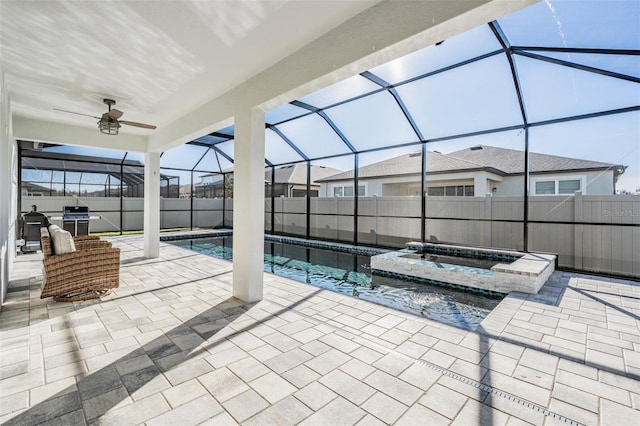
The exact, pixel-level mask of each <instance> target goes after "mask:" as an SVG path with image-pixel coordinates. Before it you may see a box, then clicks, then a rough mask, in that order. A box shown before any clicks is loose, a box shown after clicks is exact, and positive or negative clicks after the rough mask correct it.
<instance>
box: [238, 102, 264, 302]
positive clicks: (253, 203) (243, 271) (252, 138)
mask: <svg viewBox="0 0 640 426" xmlns="http://www.w3.org/2000/svg"><path fill="white" fill-rule="evenodd" d="M233 166H234V170H233V296H234V297H237V298H238V299H240V300H243V301H245V302H257V301H259V300H262V292H263V280H264V273H263V269H262V268H263V267H262V265H263V262H264V170H265V163H264V111H262V110H261V109H251V110H247V111H242V112H241V113H238V114H236V116H235V144H234V165H233Z"/></svg>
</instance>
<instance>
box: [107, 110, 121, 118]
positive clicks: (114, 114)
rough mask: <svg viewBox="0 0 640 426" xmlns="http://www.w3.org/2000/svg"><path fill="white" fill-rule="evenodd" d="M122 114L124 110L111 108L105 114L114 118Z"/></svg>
mask: <svg viewBox="0 0 640 426" xmlns="http://www.w3.org/2000/svg"><path fill="white" fill-rule="evenodd" d="M122 114H124V112H122V111H120V110H119V109H112V110H111V111H109V112H108V113H107V115H108V116H109V117H111V118H113V119H115V120H117V119H118V118H120V117H122Z"/></svg>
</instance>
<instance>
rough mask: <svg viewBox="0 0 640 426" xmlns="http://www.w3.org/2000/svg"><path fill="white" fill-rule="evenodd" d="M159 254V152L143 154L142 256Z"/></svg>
mask: <svg viewBox="0 0 640 426" xmlns="http://www.w3.org/2000/svg"><path fill="white" fill-rule="evenodd" d="M159 256H160V153H158V152H147V153H145V155H144V257H146V258H155V257H159Z"/></svg>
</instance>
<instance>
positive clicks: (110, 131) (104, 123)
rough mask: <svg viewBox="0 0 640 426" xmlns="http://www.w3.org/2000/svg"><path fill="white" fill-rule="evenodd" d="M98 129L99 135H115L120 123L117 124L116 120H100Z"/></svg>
mask: <svg viewBox="0 0 640 426" xmlns="http://www.w3.org/2000/svg"><path fill="white" fill-rule="evenodd" d="M98 128H99V129H100V133H104V134H105V135H117V134H118V130H119V129H120V123H118V121H117V120H111V119H107V120H105V119H102V120H100V121H98Z"/></svg>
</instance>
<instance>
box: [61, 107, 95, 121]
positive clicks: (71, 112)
mask: <svg viewBox="0 0 640 426" xmlns="http://www.w3.org/2000/svg"><path fill="white" fill-rule="evenodd" d="M54 110H55V111H60V112H68V113H69V114H77V115H84V116H85V117H92V118H97V119H100V118H102V117H96V116H95V115H91V114H83V113H81V112H74V111H67V110H65V109H60V108H54Z"/></svg>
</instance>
